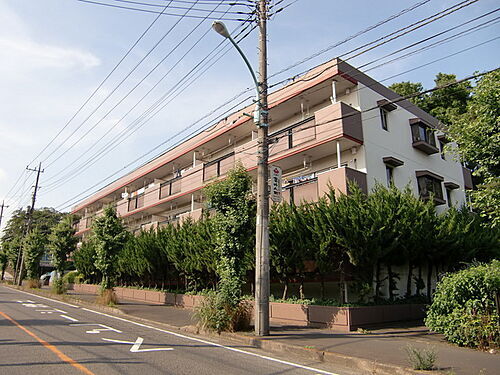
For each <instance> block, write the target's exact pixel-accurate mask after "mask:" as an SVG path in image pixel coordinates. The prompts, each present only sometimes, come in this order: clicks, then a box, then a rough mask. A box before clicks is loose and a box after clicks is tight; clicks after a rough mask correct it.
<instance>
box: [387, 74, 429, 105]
mask: <svg viewBox="0 0 500 375" xmlns="http://www.w3.org/2000/svg"><path fill="white" fill-rule="evenodd" d="M389 88H390V89H391V90H392V91H394V92H396V93H398V94H399V95H401V96H403V97H407V96H412V97H411V98H409V99H408V100H409V101H410V102H412V103H413V104H415V105H418V106H419V107H420V108H422V109H423V110H424V111H426V110H427V101H426V100H427V98H428V95H427V94H422V95H418V96H414V95H416V94H420V93H421V92H422V91H424V87H423V86H422V84H421V83H420V82H410V81H404V82H397V83H393V84H392V85H390V86H389Z"/></svg>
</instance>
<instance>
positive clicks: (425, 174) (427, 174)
mask: <svg viewBox="0 0 500 375" xmlns="http://www.w3.org/2000/svg"><path fill="white" fill-rule="evenodd" d="M415 174H416V176H417V177H422V176H429V177H433V178H435V179H436V180H439V181H444V178H443V177H442V176H440V175H438V174H435V173H434V172H431V171H427V170H425V171H415Z"/></svg>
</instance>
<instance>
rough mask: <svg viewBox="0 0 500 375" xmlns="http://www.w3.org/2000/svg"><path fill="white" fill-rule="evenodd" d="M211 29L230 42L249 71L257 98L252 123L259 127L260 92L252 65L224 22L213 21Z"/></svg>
mask: <svg viewBox="0 0 500 375" xmlns="http://www.w3.org/2000/svg"><path fill="white" fill-rule="evenodd" d="M212 29H214V30H215V32H216V33H217V34H219V35H222V36H223V37H224V38H226V39H229V41H230V42H231V44H232V45H233V46H234V48H236V50H237V51H238V53H239V54H240V55H241V57H242V58H243V61H245V64H246V65H247V68H248V70H249V71H250V74H251V75H252V79H253V82H254V84H255V91H256V94H257V96H256V99H257V107H256V108H255V112H254V123H255V125H257V126H260V118H261V116H260V113H261V108H262V106H261V98H260V90H259V87H260V85H259V81H258V80H257V76H256V75H255V72H254V70H253V69H252V65H250V61H248V59H247V57H246V56H245V54H244V53H243V51H242V50H241V48H240V46H239V45H238V43H236V41H235V40H234V39H233V37H232V36H231V34H230V33H229V31H228V29H227V27H226V25H225V24H224V22H222V21H214V22H213V23H212Z"/></svg>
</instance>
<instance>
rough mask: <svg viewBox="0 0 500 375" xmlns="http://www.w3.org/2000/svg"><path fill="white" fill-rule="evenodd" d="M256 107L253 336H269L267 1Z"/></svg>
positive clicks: (261, 8) (261, 12)
mask: <svg viewBox="0 0 500 375" xmlns="http://www.w3.org/2000/svg"><path fill="white" fill-rule="evenodd" d="M257 14H258V16H259V17H258V20H259V21H258V22H259V31H260V33H259V99H260V100H259V104H260V108H259V109H258V110H259V111H260V123H259V128H258V145H259V146H258V162H257V164H258V166H257V167H258V168H257V225H256V244H255V257H256V258H255V334H256V335H257V336H267V335H269V291H270V286H269V222H268V220H269V191H268V177H269V170H268V157H269V147H268V113H267V110H268V108H267V107H268V103H267V0H259V4H258V10H257Z"/></svg>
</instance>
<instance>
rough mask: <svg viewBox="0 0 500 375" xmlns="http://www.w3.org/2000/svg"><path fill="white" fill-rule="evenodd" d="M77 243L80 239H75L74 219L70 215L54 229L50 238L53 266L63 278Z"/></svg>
mask: <svg viewBox="0 0 500 375" xmlns="http://www.w3.org/2000/svg"><path fill="white" fill-rule="evenodd" d="M77 243H78V238H77V237H75V228H74V227H73V217H72V216H71V215H68V216H66V217H65V218H64V219H62V220H61V221H60V222H59V223H58V224H57V225H56V226H55V227H54V229H53V230H52V233H51V234H50V236H49V249H50V255H51V258H52V264H53V265H54V267H55V269H56V271H57V272H58V273H59V274H60V275H61V276H62V274H63V272H64V270H65V269H66V267H67V266H68V261H67V259H68V255H69V254H70V253H72V252H74V251H75V250H76V244H77Z"/></svg>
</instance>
